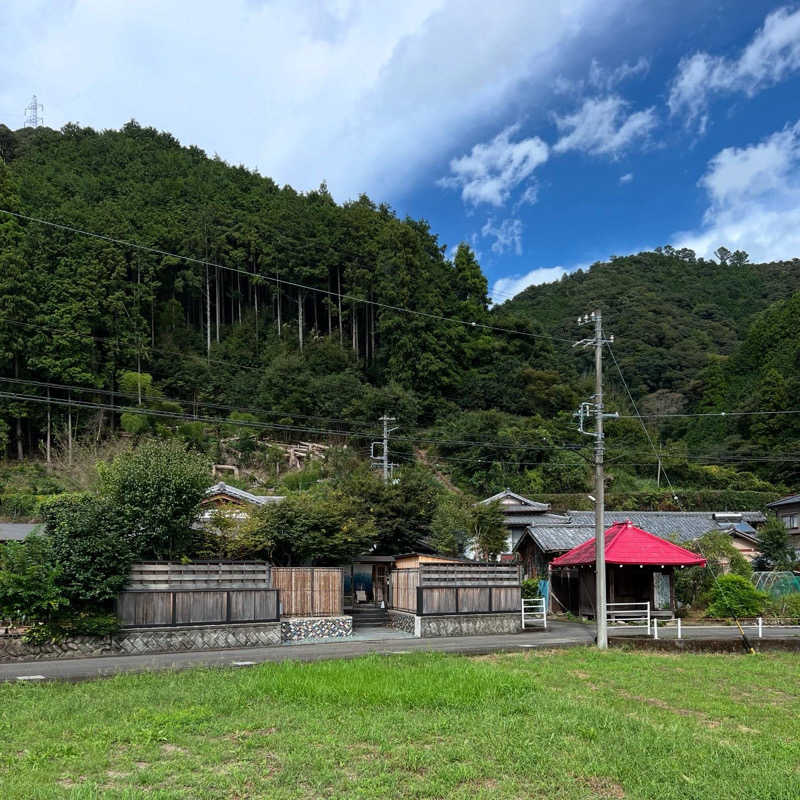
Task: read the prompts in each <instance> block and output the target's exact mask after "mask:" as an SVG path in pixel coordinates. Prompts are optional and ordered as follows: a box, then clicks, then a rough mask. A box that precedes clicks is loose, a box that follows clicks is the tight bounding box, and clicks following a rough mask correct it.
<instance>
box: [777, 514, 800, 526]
mask: <svg viewBox="0 0 800 800" xmlns="http://www.w3.org/2000/svg"><path fill="white" fill-rule="evenodd" d="M781 519H782V520H783V524H784V525H785V526H786V527H787V528H796V527H797V514H784V515H783V516H782V517H781Z"/></svg>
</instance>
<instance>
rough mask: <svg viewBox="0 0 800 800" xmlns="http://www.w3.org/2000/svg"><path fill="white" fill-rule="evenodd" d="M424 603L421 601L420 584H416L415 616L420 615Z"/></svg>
mask: <svg viewBox="0 0 800 800" xmlns="http://www.w3.org/2000/svg"><path fill="white" fill-rule="evenodd" d="M423 608H424V603H423V601H422V586H417V616H418V617H420V616H422V612H423Z"/></svg>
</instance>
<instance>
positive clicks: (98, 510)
mask: <svg viewBox="0 0 800 800" xmlns="http://www.w3.org/2000/svg"><path fill="white" fill-rule="evenodd" d="M42 514H43V517H44V520H45V530H46V531H47V533H48V535H49V537H50V541H51V543H52V552H53V557H54V558H55V561H56V563H57V564H58V565H59V567H60V574H59V579H58V580H59V584H60V585H61V587H62V588H63V591H64V594H65V595H66V597H67V598H68V599H69V601H70V603H71V604H72V605H73V607H74V608H76V609H77V608H82V607H86V606H89V607H94V606H103V605H104V604H106V603H108V602H109V601H111V600H113V599H114V598H115V597H116V595H117V593H118V592H119V591H120V590H121V589H122V588H123V587H124V586H125V583H126V581H127V579H128V574H129V573H130V567H131V562H132V561H133V557H134V552H133V547H132V541H131V535H130V532H129V530H128V529H127V527H126V525H125V522H124V520H123V519H121V518H120V514H119V512H118V509H117V508H116V507H115V506H114V505H113V504H112V503H111V502H110V501H108V500H105V499H104V498H100V497H95V496H94V495H90V494H65V495H60V496H59V497H56V498H54V499H52V500H50V501H48V502H46V503H43V504H42Z"/></svg>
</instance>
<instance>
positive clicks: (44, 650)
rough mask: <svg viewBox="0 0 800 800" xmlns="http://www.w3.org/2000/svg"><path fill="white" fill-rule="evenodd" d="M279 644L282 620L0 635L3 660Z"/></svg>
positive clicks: (1, 659) (0, 654) (50, 658)
mask: <svg viewBox="0 0 800 800" xmlns="http://www.w3.org/2000/svg"><path fill="white" fill-rule="evenodd" d="M280 643H281V626H280V623H279V622H258V623H242V624H238V625H193V626H189V627H185V628H131V629H127V630H123V631H120V632H119V633H115V634H113V635H111V636H74V637H71V638H69V639H65V640H64V641H62V642H59V643H55V642H49V643H47V644H43V645H31V644H26V643H25V642H23V641H22V638H21V637H19V636H0V662H9V661H11V662H13V661H49V660H52V659H58V658H87V657H91V656H112V655H141V654H146V653H173V652H179V651H186V650H225V649H238V648H242V647H269V646H271V645H277V644H280Z"/></svg>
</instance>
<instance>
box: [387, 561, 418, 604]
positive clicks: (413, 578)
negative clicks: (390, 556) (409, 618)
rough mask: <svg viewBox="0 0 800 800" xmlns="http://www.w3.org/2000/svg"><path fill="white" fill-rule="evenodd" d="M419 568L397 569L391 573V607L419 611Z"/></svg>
mask: <svg viewBox="0 0 800 800" xmlns="http://www.w3.org/2000/svg"><path fill="white" fill-rule="evenodd" d="M417 586H419V570H418V569H396V570H393V571H392V572H391V574H390V575H389V608H396V609H398V610H400V611H410V612H411V613H412V614H416V613H417Z"/></svg>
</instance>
